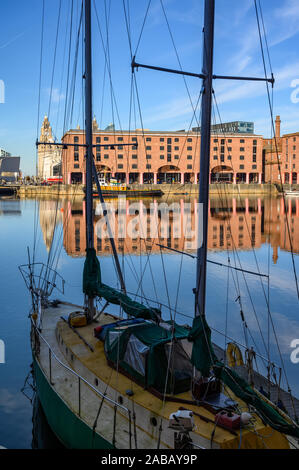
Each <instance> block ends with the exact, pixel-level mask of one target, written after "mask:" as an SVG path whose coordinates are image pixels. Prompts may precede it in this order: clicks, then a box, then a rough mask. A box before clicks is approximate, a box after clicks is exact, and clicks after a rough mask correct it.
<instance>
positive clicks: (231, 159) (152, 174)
mask: <svg viewBox="0 0 299 470" xmlns="http://www.w3.org/2000/svg"><path fill="white" fill-rule="evenodd" d="M243 124H248V127H247V129H248V128H249V132H248V131H247V132H246V131H243V129H242V126H243ZM223 126H224V129H225V134H224V133H223V132H222V131H223V127H221V129H220V127H219V126H217V125H216V126H212V132H213V134H212V137H211V155H210V169H211V170H210V182H211V183H213V182H222V181H225V182H231V183H262V181H263V176H262V170H263V137H262V136H260V135H256V134H254V133H253V123H242V122H238V121H237V122H235V123H226V124H223ZM225 126H226V127H225ZM243 127H244V126H243ZM135 142H137V144H138V145H137V147H135V146H134V145H133V146H125V145H124V144H128V143H131V144H134V143H135ZM63 143H65V144H68V143H69V144H74V145H75V146H69V147H67V149H65V150H64V151H63V155H62V174H63V181H64V183H65V184H71V183H83V184H84V183H85V161H84V155H85V149H84V147H81V146H80V145H82V144H84V143H85V137H84V131H83V130H81V129H71V130H69V131H68V132H66V134H65V135H64V136H63ZM76 144H77V145H76ZM93 144H94V145H95V147H94V157H95V162H96V167H97V171H98V174H99V175H100V176H101V177H105V178H106V180H107V181H109V180H110V178H111V177H114V178H116V179H117V180H118V181H119V182H123V183H127V184H133V183H140V184H159V183H172V182H173V183H182V184H183V183H198V180H199V173H200V168H199V157H200V130H199V129H193V130H192V131H191V132H185V131H177V132H165V131H161V132H160V131H150V130H144V131H142V130H141V129H137V130H132V131H119V130H114V129H113V128H111V127H110V128H107V129H105V130H100V129H98V125H97V122H96V120H95V119H94V122H93Z"/></svg>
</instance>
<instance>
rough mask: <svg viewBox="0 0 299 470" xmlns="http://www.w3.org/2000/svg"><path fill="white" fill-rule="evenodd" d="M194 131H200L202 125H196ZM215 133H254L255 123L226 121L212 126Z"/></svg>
mask: <svg viewBox="0 0 299 470" xmlns="http://www.w3.org/2000/svg"><path fill="white" fill-rule="evenodd" d="M192 131H193V132H200V127H194V128H193V129H192ZM211 132H212V133H213V134H221V133H222V134H254V123H253V122H246V121H233V122H224V123H222V124H214V125H212V126H211Z"/></svg>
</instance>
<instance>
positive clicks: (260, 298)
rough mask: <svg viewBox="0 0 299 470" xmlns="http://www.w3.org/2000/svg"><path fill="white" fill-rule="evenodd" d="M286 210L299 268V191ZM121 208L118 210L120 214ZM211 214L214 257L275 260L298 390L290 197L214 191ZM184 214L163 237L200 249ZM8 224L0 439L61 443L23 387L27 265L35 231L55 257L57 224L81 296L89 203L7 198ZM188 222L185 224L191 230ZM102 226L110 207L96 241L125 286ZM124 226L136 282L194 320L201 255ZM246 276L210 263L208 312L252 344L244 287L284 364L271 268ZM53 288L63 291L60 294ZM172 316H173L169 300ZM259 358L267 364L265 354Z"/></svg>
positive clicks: (19, 444) (252, 321) (70, 291)
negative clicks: (224, 196) (219, 196)
mask: <svg viewBox="0 0 299 470" xmlns="http://www.w3.org/2000/svg"><path fill="white" fill-rule="evenodd" d="M175 202H176V203H178V204H179V207H180V209H181V211H182V212H183V210H184V209H185V208H187V207H188V202H189V200H187V199H185V200H183V199H176V200H175ZM194 202H195V201H194V199H192V200H191V206H190V207H191V215H190V223H191V227H195V225H194V224H195V222H196V216H195V214H194V210H193V209H194ZM114 204H116V203H114ZM56 209H57V210H56ZM127 212H128V211H125V214H124V215H123V216H122V217H123V221H122V223H123V228H122V229H124V227H125V228H126V229H128V227H129V225H130V221H131V220H132V218H133V216H132V215H131V216H130V215H128V213H127ZM287 213H288V215H287V217H288V221H289V225H290V233H291V237H292V244H293V249H294V252H295V255H294V259H295V264H296V268H297V271H299V258H298V253H299V200H297V201H296V200H295V199H294V200H289V201H288V204H287ZM120 217H121V216H120V213H118V214H117V215H116V222H118V218H120ZM209 220H210V225H209V239H208V245H209V259H210V260H213V261H217V262H220V263H226V264H227V262H228V257H229V258H230V261H231V263H232V264H236V265H239V264H238V263H240V262H241V264H242V267H243V268H244V269H245V268H246V269H249V270H252V271H257V270H260V272H261V273H265V274H267V273H268V270H269V272H270V285H269V299H270V308H271V314H272V318H273V322H274V325H275V331H276V334H277V337H278V341H279V347H280V351H281V354H282V356H283V361H284V365H285V369H286V372H287V375H288V379H289V383H290V385H291V388H292V390H293V392H294V394H295V395H297V396H299V364H292V362H291V360H290V354H291V351H292V350H291V348H290V343H291V341H292V340H293V339H295V338H299V309H298V299H297V296H296V286H295V281H294V275H293V270H292V263H291V256H290V252H289V250H290V243H289V238H288V234H287V231H286V226H285V216H284V208H283V204H282V201H281V200H280V199H275V200H272V201H270V200H269V199H260V198H249V199H248V198H247V199H243V200H241V201H239V200H236V199H233V198H232V199H229V200H226V202H225V204H224V203H223V202H221V201H219V200H214V199H212V200H211V201H210V215H209ZM177 221H178V219H176V221H175V220H174V218H173V217H170V228H169V232H168V233H167V231H166V232H163V231H162V232H161V236H162V240H160V243H161V244H163V245H165V246H168V247H171V248H174V249H178V250H184V251H187V252H189V253H190V254H192V253H193V254H194V253H195V249H194V244H193V242H192V240H188V239H186V237H184V236H183V235H182V234H180V233H179V231H178V228H180V227H179V226H180V225H181V224H180V222H179V223H178V224H177ZM0 224H1V230H0V241H1V263H0V279H1V287H0V292H1V297H0V298H1V323H0V339H1V340H3V341H4V343H5V364H0V445H3V446H5V447H8V448H31V447H33V448H36V447H55V446H56V445H58V444H57V442H56V440H55V439H54V438H53V436H52V435H51V433H49V430H48V428H47V423H45V420H44V417H43V415H42V413H41V412H40V410H39V408H38V404H36V403H35V405H34V406H33V405H32V403H31V401H30V400H29V399H28V397H26V396H25V395H24V393H22V392H21V390H22V388H23V385H24V382H25V379H26V376H27V375H28V373H29V372H30V364H31V351H30V344H29V319H28V313H29V310H30V298H29V295H28V292H27V290H26V288H25V285H24V281H23V279H22V277H21V275H20V273H19V271H18V266H19V265H20V264H24V263H26V262H27V246H29V247H30V250H32V247H33V244H34V240H35V246H36V254H35V260H36V261H43V262H45V261H46V260H47V257H48V252H49V251H48V250H49V248H50V244H51V238H52V234H53V228H54V226H55V224H56V235H55V245H54V250H53V254H54V255H57V260H58V264H57V268H58V270H59V273H60V274H61V275H62V276H63V277H64V279H65V280H66V284H65V300H70V301H72V302H74V303H80V304H82V293H81V292H82V290H81V279H82V267H83V263H84V247H85V224H84V203H83V201H81V200H78V201H76V202H71V201H66V200H59V201H53V200H40V201H34V200H16V199H10V198H0ZM181 226H182V225H181ZM34 227H35V228H36V229H34ZM116 227H117V230H119V231H120V230H121V224H118V223H116ZM228 227H230V229H229V228H228ZM145 230H147V225H145ZM181 232H182V233H186V232H184V231H183V230H181ZM34 233H35V237H34ZM100 233H101V215H100V211H99V210H98V209H96V223H95V234H96V237H95V238H96V243H95V245H96V249H97V252H98V255H99V258H100V261H101V268H102V278H103V281H104V282H105V283H107V284H110V285H112V286H117V281H116V276H115V272H114V268H113V262H112V258H111V250H110V246H109V241H108V240H107V239H105V238H98V236H99V235H100ZM117 233H118V232H117ZM118 235H119V238H118V240H117V246H118V249H119V252H120V253H125V254H123V255H122V254H121V263H122V265H123V268H124V272H125V278H126V283H127V289H128V291H130V292H134V293H136V291H137V290H138V288H137V286H139V290H138V294H140V293H141V290H142V291H143V292H144V294H145V295H146V296H147V297H148V298H151V299H156V298H157V299H159V301H160V302H162V303H165V304H166V305H168V304H169V302H170V304H171V306H172V307H174V306H175V305H177V310H178V311H179V312H182V313H183V314H184V316H182V315H178V314H177V316H176V321H178V322H180V323H189V324H190V323H191V321H192V314H193V303H194V299H193V294H192V288H193V287H194V279H195V260H194V259H193V258H191V257H188V256H182V255H180V254H177V253H174V252H171V251H169V250H163V257H162V256H161V252H160V248H159V247H158V246H157V245H156V243H158V242H159V240H158V238H157V239H156V240H154V241H153V240H150V234H149V233H146V234H145V235H144V236H143V237H142V239H141V238H140V237H139V236H138V235H136V236H135V238H133V239H132V238H130V237H128V236H122V238H120V235H121V234H118ZM252 244H253V245H254V251H253V250H252V248H251V246H252ZM233 245H235V246H236V247H237V251H236V252H232V251H231V248H232V246H233ZM149 248H151V250H149ZM58 255H59V256H58ZM164 274H165V275H164ZM141 278H142V282H141V283H140V279H141ZM245 280H246V283H245V281H244V278H243V275H242V274H241V273H238V274H236V272H234V274H233V272H232V271H231V270H230V274H229V276H228V269H227V268H225V267H220V266H217V265H214V264H209V265H208V288H207V317H208V321H209V323H210V325H211V326H212V327H213V328H215V329H217V330H219V331H222V332H223V331H225V329H226V331H227V335H228V336H229V337H232V338H234V339H235V340H238V341H240V343H241V344H245V342H246V340H245V338H244V333H243V329H242V324H241V319H240V305H239V303H238V302H237V301H236V299H237V297H238V296H239V294H240V293H241V299H242V307H243V311H244V314H245V317H246V321H247V324H248V326H249V329H250V335H249V339H248V344H249V346H252V345H253V344H255V345H256V346H257V347H258V350H259V351H260V353H261V354H262V355H264V356H266V350H265V345H266V347H267V345H268V341H269V344H270V351H271V358H272V360H273V361H275V362H277V363H278V364H279V363H280V358H279V353H278V348H277V346H276V342H275V338H274V333H273V330H271V331H270V334H269V335H268V325H269V317H268V309H267V303H266V298H267V295H268V294H267V293H268V284H267V278H260V277H258V276H253V275H249V274H248V275H246V276H245ZM177 293H178V295H177ZM227 293H228V296H227ZM54 297H61V296H60V295H58V294H55V295H54ZM265 297H266V298H265ZM227 299H228V300H227ZM172 314H173V313H172ZM165 316H166V317H167V316H169V312H168V311H167V310H165ZM257 319H258V321H257ZM260 329H261V331H262V333H263V338H264V342H263V339H262V337H261V334H260V331H259V330H260ZM213 339H214V341H215V342H217V343H218V344H220V345H222V346H224V344H225V338H224V336H221V335H220V334H218V333H217V332H215V331H214V332H213ZM259 365H260V367H261V370H262V364H261V363H260V364H259ZM284 385H285V383H284ZM25 393H26V395H27V396H29V398H33V394H32V390H31V389H30V386H29V385H27V386H26V387H25ZM32 421H33V422H34V429H33V424H32Z"/></svg>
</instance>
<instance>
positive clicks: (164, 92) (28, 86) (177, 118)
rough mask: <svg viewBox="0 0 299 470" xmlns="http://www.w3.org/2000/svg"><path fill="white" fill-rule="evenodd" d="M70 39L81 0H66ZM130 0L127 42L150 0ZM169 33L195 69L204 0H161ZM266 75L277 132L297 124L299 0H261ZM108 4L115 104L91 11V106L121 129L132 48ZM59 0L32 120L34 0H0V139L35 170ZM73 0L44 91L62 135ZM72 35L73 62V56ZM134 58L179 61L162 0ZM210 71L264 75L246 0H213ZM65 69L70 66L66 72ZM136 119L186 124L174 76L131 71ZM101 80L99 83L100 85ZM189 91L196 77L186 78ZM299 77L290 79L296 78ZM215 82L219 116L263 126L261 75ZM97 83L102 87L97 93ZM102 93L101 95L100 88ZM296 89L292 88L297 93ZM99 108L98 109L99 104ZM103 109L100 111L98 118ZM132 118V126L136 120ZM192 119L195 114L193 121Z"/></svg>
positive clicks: (119, 4)
mask: <svg viewBox="0 0 299 470" xmlns="http://www.w3.org/2000/svg"><path fill="white" fill-rule="evenodd" d="M73 2H74V16H73V24H74V25H75V26H74V30H73V39H74V40H75V35H76V32H75V29H76V28H77V25H78V16H79V11H80V4H81V2H80V0H73ZM110 3H111V6H110V9H109V5H110ZM95 4H96V6H97V11H98V16H99V21H100V25H101V30H102V34H103V36H104V40H105V38H106V22H105V8H104V6H105V2H104V0H95ZM125 4H126V5H129V9H130V31H131V41H132V49H133V50H134V51H135V49H136V45H137V42H138V38H139V34H140V31H141V27H142V23H143V19H144V15H145V11H146V8H147V5H148V0H138V1H137V0H125ZM163 5H164V8H165V11H166V13H167V17H168V20H169V24H170V27H171V31H172V34H173V38H174V42H175V45H176V48H177V50H178V54H179V58H180V61H181V64H182V68H183V69H184V70H189V71H193V72H200V71H201V58H202V26H203V1H199V0H184V1H182V0H164V1H163ZM261 5H262V9H263V16H264V22H265V28H266V31H267V40H268V44H269V48H270V56H271V62H272V67H273V72H274V76H275V78H276V84H275V89H274V90H275V91H274V113H275V114H280V116H281V119H282V132H293V131H298V130H299V103H294V102H292V101H291V93H292V92H293V91H294V90H295V88H292V87H291V84H292V82H293V81H294V80H296V79H298V80H299V54H298V33H299V2H298V0H271V1H270V0H261ZM106 6H107V10H109V12H110V15H109V30H108V35H109V51H110V64H111V77H112V82H113V91H114V94H115V97H116V101H117V109H116V107H115V105H114V107H113V109H112V107H111V89H110V85H109V83H108V80H107V73H106V79H105V81H104V63H105V56H104V53H103V47H102V44H101V39H100V35H99V30H98V26H97V20H96V15H95V13H94V12H93V39H94V40H93V45H94V51H93V53H94V92H93V95H94V113H95V114H96V116H97V118H98V121H99V122H100V124H101V127H102V128H104V127H106V125H108V124H109V123H110V122H112V121H115V123H116V126H117V127H119V123H118V119H117V118H116V115H117V113H118V114H119V116H120V123H121V127H122V128H123V129H125V128H128V126H129V116H130V112H129V109H130V86H131V70H130V50H129V46H128V35H127V31H126V26H125V17H124V10H123V1H122V0H112V2H110V1H109V0H106ZM58 7H59V0H45V13H46V14H45V32H44V48H43V67H42V81H41V103H40V115H39V121H38V120H37V110H38V94H39V87H38V84H39V65H40V37H41V16H42V14H41V12H42V0H26V2H24V1H22V0H15V1H13V2H6V1H2V2H0V17H1V35H0V80H3V82H4V84H5V103H1V104H0V147H4V148H5V149H7V150H8V151H10V152H11V153H12V154H14V155H20V156H21V157H22V164H21V166H22V169H23V171H24V172H25V173H26V174H32V173H34V171H35V170H34V168H35V145H34V142H35V139H36V130H37V123H38V125H39V126H40V124H41V119H42V117H43V115H44V114H46V113H48V107H49V95H50V89H51V76H52V68H53V58H54V45H55V36H56V26H57V18H58ZM70 7H71V0H62V10H61V22H60V29H59V36H58V48H57V60H56V68H55V73H54V83H53V91H52V99H51V109H50V116H49V117H50V121H51V124H52V126H53V128H54V130H55V132H56V135H57V138H58V139H60V138H61V134H62V129H63V118H64V108H65V101H66V82H67V60H66V57H65V56H64V50H65V48H64V45H65V41H66V38H67V39H68V35H69V24H70ZM74 42H75V41H73V42H72V44H73V45H72V47H73V49H72V54H71V58H72V60H71V62H72V64H73V58H74ZM136 60H137V61H139V62H141V63H142V62H143V63H148V64H155V65H161V66H164V67H170V68H178V67H179V66H178V61H177V57H176V54H175V51H174V47H173V45H172V42H171V38H170V35H169V32H168V29H167V25H166V22H165V17H164V15H163V11H162V8H161V3H160V0H152V1H151V4H150V8H149V12H148V16H147V20H146V23H145V26H144V30H143V34H142V37H141V40H140V44H139V47H138V50H137V56H136ZM81 69H82V66H81V49H80V50H79V61H78V72H77V80H76V91H75V99H74V112H73V115H72V118H71V119H68V121H67V127H69V126H70V125H71V126H72V127H75V126H77V124H80V125H81V126H82V117H81V116H82V107H81V104H80V101H81V100H80V97H81V79H80V75H81ZM214 71H215V73H218V74H229V75H235V74H236V75H237V74H240V75H244V76H247V75H253V76H263V67H262V56H261V51H260V46H259V37H258V29H257V24H256V18H255V9H254V1H253V0H242V1H237V0H216V23H215V65H214ZM71 76H72V75H71ZM136 77H137V85H138V95H139V100H140V105H141V112H142V121H143V125H144V127H145V128H148V129H152V130H178V129H188V127H189V126H190V122H191V118H192V111H191V105H190V100H189V97H188V94H187V91H186V88H185V85H184V82H183V79H182V77H181V76H175V75H169V74H165V73H161V72H154V71H149V70H142V69H140V70H139V71H138V73H137V75H136ZM103 84H104V87H103ZM187 84H188V89H189V93H190V96H191V99H192V101H193V102H194V103H195V102H196V99H197V97H198V93H199V90H200V86H201V83H200V81H199V80H198V79H196V78H188V79H187ZM298 86H299V85H297V88H298ZM214 88H215V92H216V97H217V102H218V105H219V108H220V113H221V119H222V120H223V121H229V120H245V121H247V120H248V121H254V122H255V131H256V133H259V134H263V135H265V136H270V133H271V130H270V119H269V108H268V105H267V96H266V89H265V85H264V84H262V83H247V82H232V81H216V82H215V85H214ZM103 89H104V93H103ZM103 97H104V98H103ZM298 97H299V93H298ZM134 102H135V108H136V115H137V117H136V122H135V119H134V113H133V112H132V113H131V128H135V127H136V126H137V127H141V123H140V116H139V112H138V106H137V99H136V97H135V101H134ZM101 110H103V111H102V112H101ZM101 116H102V119H101ZM135 124H136V126H135ZM193 125H195V122H193Z"/></svg>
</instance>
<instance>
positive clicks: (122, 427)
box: [40, 305, 286, 448]
mask: <svg viewBox="0 0 299 470" xmlns="http://www.w3.org/2000/svg"><path fill="white" fill-rule="evenodd" d="M75 310H78V308H74V306H68V305H61V306H60V307H58V308H48V309H46V310H45V311H44V314H43V325H42V335H43V336H44V338H45V339H46V341H47V342H48V343H49V345H50V346H51V348H52V350H53V352H54V354H55V355H56V356H57V357H58V358H59V360H60V361H61V362H64V363H65V364H66V365H67V366H68V367H70V368H71V369H73V370H74V371H76V373H77V374H79V375H80V376H81V377H83V378H84V379H85V380H87V381H88V382H89V383H90V384H91V385H92V386H93V387H96V388H97V389H98V390H99V391H100V392H101V393H104V392H105V393H106V394H107V397H110V399H111V400H114V401H116V402H118V403H120V402H122V403H123V405H124V406H125V407H127V408H128V409H130V410H131V412H134V411H135V413H136V417H137V421H136V424H137V429H138V437H139V446H138V448H156V447H155V446H156V443H157V440H158V426H157V427H155V426H154V425H153V424H151V423H152V418H156V420H157V422H160V421H161V419H162V422H163V432H162V434H161V448H173V430H171V429H169V428H168V420H169V416H170V414H171V413H173V412H175V411H177V410H178V409H179V407H180V406H182V403H180V401H179V400H178V403H176V402H169V401H166V402H163V401H162V400H160V399H159V398H158V397H156V396H154V395H153V394H152V393H150V392H148V391H146V390H144V389H143V387H141V386H139V385H138V384H136V383H134V382H132V380H131V379H129V378H128V377H125V376H124V375H122V374H120V373H118V372H117V371H116V370H114V369H112V368H111V367H109V365H108V364H107V361H106V357H105V354H104V350H103V343H102V342H101V341H99V340H97V339H96V338H95V337H94V334H93V329H94V327H95V326H97V325H100V324H106V323H111V322H113V321H115V318H114V317H112V316H111V315H108V314H103V315H101V317H100V319H99V322H98V323H95V324H92V325H88V326H86V327H81V328H80V329H78V331H79V332H80V335H82V337H83V338H84V339H85V341H86V342H87V343H88V344H90V346H91V347H92V349H93V351H92V350H91V349H90V348H88V347H87V346H86V344H84V342H83V341H82V339H80V338H79V337H78V335H76V334H75V333H74V332H73V331H72V330H71V329H70V328H69V326H68V325H67V324H66V323H65V322H63V321H62V320H60V316H61V315H63V316H64V317H65V318H67V316H68V314H69V313H71V312H72V311H75ZM216 349H217V348H216ZM216 353H217V354H219V357H221V354H222V355H223V351H222V350H221V349H219V348H218V349H217V351H216ZM55 362H56V361H54V360H52V365H51V367H52V371H51V376H52V382H53V384H54V385H53V386H54V387H55V389H56V391H57V393H58V394H59V395H60V396H61V397H62V398H63V400H64V401H65V402H66V403H68V404H69V406H70V407H71V409H74V412H75V413H78V410H77V409H76V406H75V408H74V404H76V405H77V404H78V396H77V395H78V384H77V382H78V380H77V377H76V376H74V377H72V375H71V373H69V372H65V371H64V370H63V368H62V367H61V366H60V365H59V364H55ZM40 363H41V365H42V367H43V370H44V371H45V374H46V376H49V372H50V371H49V351H48V348H47V347H46V346H41V351H40ZM244 373H246V371H244ZM260 380H261V383H262V384H263V383H264V382H263V381H262V379H261V378H260ZM128 390H132V392H133V398H130V397H129V396H128V394H127V391H128ZM232 397H233V394H232ZM81 398H82V399H81V405H80V406H81V416H82V419H84V420H85V422H86V423H87V424H89V425H90V426H91V427H92V425H93V424H94V420H95V415H96V411H97V409H98V408H99V403H100V401H101V398H100V397H99V396H96V394H95V393H94V392H93V391H92V390H90V389H88V387H84V392H83V393H82V397H81ZM233 398H235V397H233ZM179 399H184V400H189V401H190V400H192V397H191V394H190V392H186V393H183V394H180V395H179ZM236 400H237V401H238V402H239V404H240V406H241V408H242V409H243V410H246V409H247V406H246V404H245V403H242V402H240V400H238V399H236ZM186 406H187V408H188V409H190V410H192V411H194V412H195V413H198V412H199V413H200V414H201V415H202V416H204V418H205V419H206V418H207V419H208V420H210V421H208V422H207V421H205V420H202V418H200V417H197V416H196V414H195V416H194V418H195V430H194V431H192V432H191V433H190V435H191V437H192V439H193V442H194V443H195V445H196V444H197V445H198V446H200V447H204V448H210V438H211V434H212V431H213V429H215V424H214V419H215V416H214V414H212V413H211V412H210V411H208V410H207V409H206V408H205V407H202V406H201V407H198V406H196V405H192V404H190V405H189V404H188V405H185V407H186ZM112 411H113V406H112V407H111V405H109V404H108V405H107V404H106V405H105V406H104V407H103V411H102V412H101V413H102V417H101V418H102V419H101V423H102V424H101V429H99V432H100V431H101V432H102V433H104V436H105V438H108V439H111V435H110V434H111V416H112ZM109 416H110V418H109ZM118 416H119V418H118V436H117V441H118V442H117V443H118V447H120V448H128V442H127V438H126V439H124V435H126V436H127V435H128V431H127V426H128V424H127V418H126V417H125V416H124V414H123V413H122V412H118ZM103 423H104V424H103ZM270 431H271V432H270ZM269 432H270V434H271V438H269ZM124 433H125V434H124ZM120 434H121V435H122V438H121V439H120V438H119V435H120ZM258 435H259V436H261V435H262V436H263V437H262V440H261V439H260V438H259V437H258ZM238 445H239V435H238V432H235V433H232V432H230V431H227V430H225V429H222V428H220V427H218V426H217V429H216V432H215V436H214V439H213V447H215V448H238ZM243 446H244V447H245V448H262V447H268V446H269V447H272V448H280V447H285V446H286V441H285V442H284V441H283V436H281V435H280V434H279V433H276V432H275V431H274V433H273V431H272V430H270V428H269V427H265V426H264V425H263V423H262V422H261V420H260V419H259V418H258V417H257V416H255V421H254V427H253V428H252V429H243V431H242V447H243Z"/></svg>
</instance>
